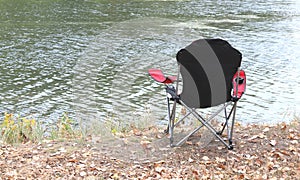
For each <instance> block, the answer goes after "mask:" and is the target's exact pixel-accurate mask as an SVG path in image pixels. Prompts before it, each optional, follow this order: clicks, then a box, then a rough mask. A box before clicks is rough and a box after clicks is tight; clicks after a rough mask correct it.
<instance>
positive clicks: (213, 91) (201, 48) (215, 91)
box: [176, 39, 242, 108]
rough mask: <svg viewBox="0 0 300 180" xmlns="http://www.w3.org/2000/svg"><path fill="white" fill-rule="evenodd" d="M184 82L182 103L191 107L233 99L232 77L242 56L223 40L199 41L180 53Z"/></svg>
mask: <svg viewBox="0 0 300 180" xmlns="http://www.w3.org/2000/svg"><path fill="white" fill-rule="evenodd" d="M176 58H177V62H178V63H179V65H180V73H181V76H182V79H183V89H182V93H181V94H180V97H181V100H182V101H183V102H184V103H185V104H186V105H187V106H189V107H191V108H205V107H212V106H216V105H219V104H222V103H225V102H228V101H230V100H231V90H232V78H233V76H234V74H235V73H236V71H237V70H238V67H240V65H241V60H242V54H241V53H240V52H239V51H238V50H236V49H235V48H233V47H232V46H231V45H230V44H229V43H228V42H227V41H225V40H222V39H199V40H197V41H194V42H193V43H191V44H190V45H189V46H187V47H186V48H184V49H181V50H180V51H179V52H178V53H177V56H176Z"/></svg>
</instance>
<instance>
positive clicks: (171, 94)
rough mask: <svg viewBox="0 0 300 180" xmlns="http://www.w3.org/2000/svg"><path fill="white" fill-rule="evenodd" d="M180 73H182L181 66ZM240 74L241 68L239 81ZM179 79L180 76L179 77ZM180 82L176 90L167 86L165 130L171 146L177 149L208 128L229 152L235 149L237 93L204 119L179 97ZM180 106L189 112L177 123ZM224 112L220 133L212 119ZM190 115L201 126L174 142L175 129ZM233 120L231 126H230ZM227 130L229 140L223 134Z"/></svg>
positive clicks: (171, 86)
mask: <svg viewBox="0 0 300 180" xmlns="http://www.w3.org/2000/svg"><path fill="white" fill-rule="evenodd" d="M178 66H179V69H178V72H180V65H178ZM239 74H240V68H238V73H237V75H238V76H237V79H239ZM177 77H179V74H178V76H177ZM179 82H180V80H176V89H175V87H174V86H173V85H168V84H166V94H167V98H166V100H167V107H168V127H167V129H166V130H165V132H166V133H168V134H169V135H170V137H169V138H170V146H171V147H177V146H181V145H182V144H183V143H184V142H186V141H187V140H188V138H189V137H191V136H192V135H194V134H195V133H196V132H198V131H199V130H200V129H201V128H202V127H206V128H207V129H208V130H210V131H211V132H212V133H213V135H214V136H215V137H216V138H217V139H218V140H219V141H220V142H221V143H222V144H224V145H225V146H226V147H227V148H228V149H229V150H232V149H233V143H232V137H233V130H234V123H235V115H236V108H237V102H238V100H239V99H240V97H238V94H237V93H236V94H235V95H234V96H233V97H232V99H231V101H229V102H225V103H224V104H223V106H222V107H220V108H219V109H218V110H217V111H215V113H213V114H212V115H211V116H210V117H208V118H207V119H205V118H204V117H202V116H201V115H200V114H199V113H198V112H197V111H196V108H190V107H188V106H187V105H186V104H185V103H184V102H183V101H182V100H181V99H180V95H178V87H179ZM233 88H236V92H238V85H236V86H235V87H233ZM171 101H173V107H172V109H171V103H170V102H171ZM177 104H180V105H182V106H183V107H184V108H185V109H187V110H188V113H187V114H186V115H185V116H184V117H182V118H181V119H180V120H178V121H177V122H175V119H176V116H175V115H176V105H177ZM228 106H231V109H230V111H229V113H228V111H227V107H228ZM223 110H224V118H225V123H224V124H223V127H222V128H221V130H220V131H217V130H216V129H215V128H214V127H213V125H212V124H211V123H210V121H211V120H212V119H214V118H215V117H216V116H217V115H219V114H220V112H221V111H223ZM189 115H193V116H194V117H195V118H196V119H197V120H198V121H199V122H200V123H201V125H200V126H198V127H197V128H195V129H194V130H193V131H192V132H190V133H189V134H188V135H186V136H185V137H183V138H182V139H181V140H179V141H178V142H174V129H175V127H176V126H177V125H178V124H179V123H181V122H182V121H183V120H184V119H186V118H187V117H188V116H189ZM230 120H231V126H229V124H230ZM225 128H226V129H227V140H226V139H224V138H223V137H222V135H223V132H224V130H225Z"/></svg>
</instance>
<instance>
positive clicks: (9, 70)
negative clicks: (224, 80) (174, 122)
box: [0, 0, 300, 123]
mask: <svg viewBox="0 0 300 180" xmlns="http://www.w3.org/2000/svg"><path fill="white" fill-rule="evenodd" d="M16 2H18V3H17V6H14V5H13V4H16ZM28 2H29V1H28ZM37 6H38V7H41V8H36V7H37ZM0 15H1V16H0V21H1V25H0V44H1V45H0V61H1V63H0V75H1V81H0V93H1V95H0V112H1V113H2V112H13V113H19V114H21V115H32V116H34V117H37V118H42V119H45V117H46V118H47V121H49V122H51V121H55V120H56V119H57V118H58V116H60V115H61V114H62V112H68V113H70V115H71V116H73V117H75V118H78V119H83V120H87V119H99V120H102V121H105V120H106V119H107V117H109V118H113V119H115V120H121V121H132V120H136V119H140V117H141V116H144V115H145V114H147V113H148V112H150V113H151V115H152V116H153V118H155V119H161V118H162V117H164V116H165V113H166V111H165V108H166V107H165V104H164V103H165V102H164V101H165V99H164V98H165V97H164V95H165V94H164V87H163V86H160V85H159V84H157V83H155V82H153V81H152V80H151V79H150V78H149V77H148V75H147V70H148V69H149V68H161V69H162V70H163V71H165V72H167V73H168V74H174V73H176V60H175V55H176V53H177V51H178V50H179V49H180V48H183V47H185V46H186V45H188V44H189V43H190V42H191V41H193V40H195V39H198V38H201V37H205V38H212V37H220V38H224V39H226V40H228V41H229V42H230V43H231V44H232V45H233V46H234V47H236V48H237V49H239V50H240V51H241V52H242V53H243V57H244V58H243V62H242V67H243V69H245V70H246V72H247V76H248V81H247V83H248V87H247V92H246V94H245V96H244V97H243V99H242V100H241V102H240V103H239V106H240V109H239V111H238V119H239V120H240V121H242V122H246V123H247V122H255V123H257V122H276V121H282V120H289V119H291V118H292V117H293V115H294V113H299V112H300V109H299V108H300V99H299V95H297V93H298V92H299V78H300V72H299V68H300V67H299V66H300V63H299V58H300V53H299V51H298V49H299V47H300V45H299V42H300V36H299V33H298V32H299V30H300V29H299V27H300V26H299V25H300V5H299V2H298V1H283V0H276V1H274V0H273V1H264V2H252V1H239V2H235V1H203V2H199V1H128V2H127V3H124V2H123V3H119V2H110V1H107V2H101V3H100V2H96V1H85V2H84V3H83V2H76V3H74V2H69V1H68V2H64V1H61V2H56V3H51V2H42V3H41V4H38V2H30V5H28V3H26V2H21V1H20V2H19V0H15V1H5V3H3V6H1V7H0Z"/></svg>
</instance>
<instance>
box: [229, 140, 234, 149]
mask: <svg viewBox="0 0 300 180" xmlns="http://www.w3.org/2000/svg"><path fill="white" fill-rule="evenodd" d="M228 143H229V147H228V150H233V145H232V140H231V139H230V140H228Z"/></svg>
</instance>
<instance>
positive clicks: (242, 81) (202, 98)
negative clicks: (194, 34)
mask: <svg viewBox="0 0 300 180" xmlns="http://www.w3.org/2000/svg"><path fill="white" fill-rule="evenodd" d="M176 59H177V63H178V74H177V76H169V77H166V76H165V75H164V74H163V72H162V71H161V70H159V69H149V74H150V76H151V77H152V78H153V79H154V80H155V81H157V82H160V83H163V84H165V85H166V93H167V106H168V121H169V122H168V127H167V130H166V132H167V133H169V135H170V145H171V147H174V146H180V145H182V144H183V143H184V142H185V141H186V140H187V139H188V138H189V137H190V136H192V135H193V134H195V133H196V132H197V131H199V130H200V129H201V128H202V127H206V128H207V129H208V130H210V131H211V132H212V133H213V134H214V136H215V137H216V138H217V139H218V140H219V141H220V142H222V143H223V144H224V145H225V146H226V147H227V148H228V149H233V144H232V135H233V127H234V121H235V115H236V109H237V102H238V100H239V99H240V98H241V97H242V95H243V93H244V91H245V88H246V75H245V72H244V71H243V70H241V69H240V65H241V60H242V54H241V53H240V52H239V51H238V50H236V49H235V48H233V47H232V46H231V45H230V44H229V43H228V42H227V41H225V40H222V39H199V40H196V41H194V42H192V43H191V44H190V45H188V46H187V47H185V48H184V49H181V50H180V51H179V52H178V53H177V56H176ZM180 74H181V77H182V80H180V79H179V75H180ZM181 81H182V82H181ZM179 82H180V83H182V92H181V93H179V92H178V88H179V85H178V84H179ZM174 83H175V87H174V85H173V84H174ZM172 102H173V106H172ZM177 104H179V105H181V106H183V107H184V108H186V109H187V110H188V113H187V114H186V115H185V116H184V117H183V118H181V119H179V120H178V121H177V122H175V119H176V118H175V114H176V105H177ZM171 106H172V107H171ZM214 106H216V107H217V108H218V110H215V113H213V114H212V115H211V116H210V117H209V118H204V117H202V116H201V115H200V114H199V113H198V112H197V111H196V110H197V109H200V110H201V108H209V107H214ZM228 109H229V110H228ZM222 111H224V119H225V122H224V123H223V126H222V127H221V128H220V130H217V129H215V128H214V127H213V125H212V123H211V120H212V119H214V118H215V117H216V116H217V115H219V114H220V113H221V112H222ZM189 115H193V116H194V117H196V119H197V120H198V121H200V125H199V126H198V127H197V128H196V129H194V130H193V131H191V132H190V133H189V134H188V135H186V136H185V137H184V138H182V139H181V140H179V141H178V142H174V128H175V127H176V126H177V125H178V124H179V123H180V122H182V121H183V120H184V119H185V118H186V117H187V116H189ZM230 121H231V122H230ZM225 129H227V130H226V131H227V135H225V136H223V132H224V130H225Z"/></svg>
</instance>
